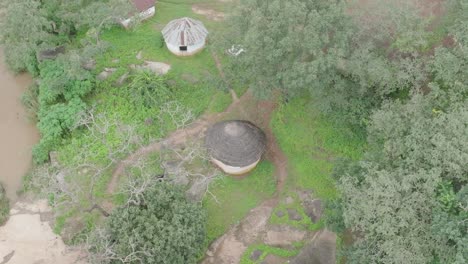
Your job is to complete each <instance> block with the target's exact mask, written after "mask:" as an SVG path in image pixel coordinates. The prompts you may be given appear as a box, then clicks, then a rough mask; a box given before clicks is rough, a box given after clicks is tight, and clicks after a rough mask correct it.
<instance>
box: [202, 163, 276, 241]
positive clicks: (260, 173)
mask: <svg viewBox="0 0 468 264" xmlns="http://www.w3.org/2000/svg"><path fill="white" fill-rule="evenodd" d="M275 187H276V181H275V179H274V176H273V165H272V164H271V163H269V162H266V161H263V162H261V163H260V164H259V165H258V166H257V168H256V169H255V170H254V171H252V172H251V173H250V175H248V176H247V177H245V178H242V179H239V178H236V177H235V176H225V177H223V178H221V179H219V180H217V181H216V182H214V183H212V184H211V185H210V191H211V192H212V193H213V195H214V196H215V197H216V199H217V200H218V201H219V204H218V203H217V202H216V201H215V199H214V198H213V197H211V196H210V195H208V196H207V197H205V199H204V201H203V207H204V208H206V210H207V213H208V223H207V240H208V242H209V243H211V242H212V241H213V240H214V239H216V238H218V237H219V236H221V235H222V234H224V233H225V232H226V231H227V230H228V229H229V227H230V226H231V225H234V224H237V223H238V222H239V221H240V220H241V219H242V218H243V217H244V216H245V215H246V214H247V213H248V212H249V211H250V209H252V208H254V207H256V206H257V205H259V204H260V203H261V202H262V201H263V200H265V199H267V198H269V197H271V196H272V194H273V193H274V192H275Z"/></svg>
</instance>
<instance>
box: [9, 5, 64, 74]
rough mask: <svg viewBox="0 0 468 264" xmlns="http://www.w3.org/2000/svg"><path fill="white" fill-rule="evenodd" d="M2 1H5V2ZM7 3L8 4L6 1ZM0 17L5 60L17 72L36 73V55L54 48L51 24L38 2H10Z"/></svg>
mask: <svg viewBox="0 0 468 264" xmlns="http://www.w3.org/2000/svg"><path fill="white" fill-rule="evenodd" d="M2 2H3V0H2ZM5 2H6V1H5ZM2 4H3V5H5V6H6V9H5V11H4V15H1V16H0V42H1V43H2V44H3V45H4V48H5V60H6V62H7V64H8V65H9V66H10V68H11V69H12V70H14V71H15V72H20V71H25V70H28V71H29V72H31V73H37V69H36V65H37V59H36V53H37V52H38V51H39V48H40V47H43V46H47V45H51V44H53V43H54V41H55V38H54V36H53V35H52V34H50V31H51V29H52V22H51V21H50V20H48V19H47V17H46V16H47V13H46V11H45V10H44V9H43V8H42V7H41V2H40V1H38V0H18V1H8V3H7V4H5V3H2Z"/></svg>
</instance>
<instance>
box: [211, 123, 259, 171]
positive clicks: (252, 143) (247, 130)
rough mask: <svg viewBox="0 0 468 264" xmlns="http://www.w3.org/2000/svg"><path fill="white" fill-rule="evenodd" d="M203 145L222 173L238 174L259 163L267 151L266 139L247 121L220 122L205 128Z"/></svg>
mask: <svg viewBox="0 0 468 264" xmlns="http://www.w3.org/2000/svg"><path fill="white" fill-rule="evenodd" d="M205 146H206V148H207V149H208V152H209V154H210V155H211V160H212V161H213V162H214V163H215V164H216V165H218V166H219V167H220V168H221V169H222V170H223V171H224V172H226V173H229V174H234V175H240V174H244V173H246V172H248V171H250V170H252V169H253V168H255V166H256V165H257V164H258V162H259V161H260V159H261V157H262V154H263V153H264V152H265V149H266V136H265V133H263V131H262V130H260V129H259V128H258V127H256V126H255V125H254V124H252V123H250V122H248V121H241V120H231V121H223V122H219V123H216V124H214V125H213V126H212V127H211V128H209V129H208V131H207V132H206V138H205Z"/></svg>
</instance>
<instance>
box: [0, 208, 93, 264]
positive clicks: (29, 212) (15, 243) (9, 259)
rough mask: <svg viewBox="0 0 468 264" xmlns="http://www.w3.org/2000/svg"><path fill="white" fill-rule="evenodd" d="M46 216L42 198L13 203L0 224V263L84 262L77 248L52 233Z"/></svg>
mask: <svg viewBox="0 0 468 264" xmlns="http://www.w3.org/2000/svg"><path fill="white" fill-rule="evenodd" d="M50 216H51V211H50V208H49V207H48V206H47V201H45V200H38V201H35V202H31V203H23V202H17V203H16V204H15V205H14V206H13V208H12V209H11V211H10V219H9V220H8V221H7V222H6V224H5V225H4V226H1V227H0V264H7V263H8V264H52V263H57V264H72V263H76V264H85V263H86V262H85V261H84V260H83V256H84V255H83V254H82V253H81V252H80V251H78V250H76V249H72V248H69V247H67V246H66V245H65V244H64V243H63V240H62V239H61V238H60V237H59V236H57V235H55V234H54V233H53V231H52V228H51V226H50V224H49V222H47V219H48V218H50Z"/></svg>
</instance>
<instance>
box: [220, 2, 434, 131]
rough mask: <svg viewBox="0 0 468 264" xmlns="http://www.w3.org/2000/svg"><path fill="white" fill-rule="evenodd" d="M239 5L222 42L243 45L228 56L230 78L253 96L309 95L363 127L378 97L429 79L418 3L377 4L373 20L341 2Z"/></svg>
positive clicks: (253, 3)
mask: <svg viewBox="0 0 468 264" xmlns="http://www.w3.org/2000/svg"><path fill="white" fill-rule="evenodd" d="M240 2H241V3H240V5H239V8H238V10H237V11H236V12H235V14H234V15H233V16H232V18H231V20H230V28H231V30H230V31H229V32H228V33H227V34H226V37H225V38H224V41H225V42H224V44H223V45H221V46H222V47H230V46H231V45H234V44H235V45H240V46H241V47H242V48H243V49H244V50H245V52H244V53H241V54H240V55H239V56H237V57H235V58H234V59H233V60H232V64H231V70H232V71H231V73H232V76H231V78H233V79H236V80H238V79H240V80H242V81H244V82H245V83H248V84H249V86H250V87H251V88H252V89H253V91H254V92H256V93H257V94H260V95H265V94H269V92H271V91H272V90H276V89H281V90H282V91H283V92H284V94H286V95H287V96H294V95H301V94H303V93H304V92H311V93H312V94H313V95H314V97H315V98H320V100H317V101H316V102H315V103H316V104H319V105H320V106H321V108H322V110H324V111H325V112H327V113H331V112H333V113H334V114H335V115H336V116H339V115H342V116H343V117H344V118H342V120H345V119H347V120H348V121H351V122H352V123H354V124H358V125H363V124H364V123H365V118H366V117H367V116H368V114H369V113H370V110H371V109H372V108H375V107H378V106H379V105H380V102H381V101H382V100H383V99H385V98H390V97H393V96H394V95H395V94H397V93H399V92H402V91H406V92H407V91H408V90H418V89H419V88H420V86H421V85H422V83H423V80H424V79H425V77H426V69H425V67H424V66H423V64H422V58H421V56H419V55H418V53H417V51H419V50H421V49H422V48H424V47H425V46H426V44H427V40H426V35H427V34H425V31H424V29H425V28H424V25H426V24H427V23H426V22H425V19H423V18H422V17H420V16H418V15H416V14H417V12H418V9H417V6H404V7H403V8H400V9H394V8H393V9H392V8H388V4H386V1H377V2H378V4H376V5H375V6H376V7H381V8H380V9H372V12H373V14H374V16H373V18H374V19H375V20H377V19H378V20H379V23H375V20H374V21H372V20H369V12H358V11H353V10H354V9H353V7H352V5H348V4H347V3H346V1H323V0H313V1H311V0H293V1H281V0H273V1H263V0H242V1H240ZM395 6H398V5H396V4H395ZM384 7H385V8H384ZM395 10H396V11H395ZM367 11H369V10H367ZM383 18H385V19H384V20H383ZM384 21H385V23H384ZM395 21H405V23H395ZM375 25H379V26H375ZM388 43H394V44H392V45H389V44H388Z"/></svg>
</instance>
